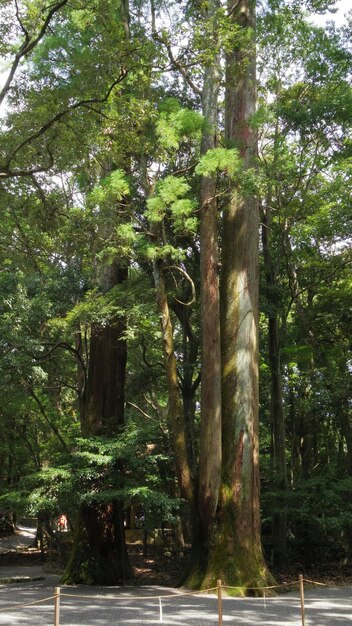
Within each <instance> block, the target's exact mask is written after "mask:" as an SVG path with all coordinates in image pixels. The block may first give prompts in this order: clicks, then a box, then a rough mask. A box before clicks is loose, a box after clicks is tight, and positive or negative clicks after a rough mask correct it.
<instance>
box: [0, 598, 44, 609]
mask: <svg viewBox="0 0 352 626" xmlns="http://www.w3.org/2000/svg"><path fill="white" fill-rule="evenodd" d="M54 597H55V596H50V597H49V598H43V600H34V601H33V602H27V603H25V604H22V603H19V604H11V606H8V607H7V608H4V609H0V612H1V613H2V612H3V611H15V610H16V609H20V608H25V607H26V606H33V605H34V604H41V603H42V602H47V601H48V600H53V599H54Z"/></svg>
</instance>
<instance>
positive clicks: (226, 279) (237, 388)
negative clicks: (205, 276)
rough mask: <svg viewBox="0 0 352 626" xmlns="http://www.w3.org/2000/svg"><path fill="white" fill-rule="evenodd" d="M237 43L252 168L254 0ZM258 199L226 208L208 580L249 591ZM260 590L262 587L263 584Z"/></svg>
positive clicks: (241, 126)
mask: <svg viewBox="0 0 352 626" xmlns="http://www.w3.org/2000/svg"><path fill="white" fill-rule="evenodd" d="M229 15H230V18H229V19H231V20H233V23H234V25H235V27H236V28H238V29H239V34H238V38H237V40H238V46H237V47H236V48H235V49H234V50H233V51H231V53H228V55H227V59H226V62H227V67H226V109H225V113H226V120H225V123H226V138H227V142H228V145H229V146H230V147H231V146H236V147H237V148H238V149H239V151H240V155H241V157H242V160H243V169H244V173H246V172H247V171H248V170H249V169H251V168H254V167H255V161H256V149H257V138H256V133H255V130H254V129H253V128H252V126H251V118H252V116H253V114H254V113H255V105H256V84H255V83H256V78H255V65H256V63H255V38H254V29H255V2H254V1H253V0H240V1H239V2H232V1H231V2H230V5H229ZM258 237H259V209H258V202H257V200H256V199H255V197H254V194H253V193H251V192H250V191H249V190H248V189H247V190H245V189H244V190H243V189H240V188H238V186H235V185H234V186H233V188H232V189H231V197H230V201H229V204H228V206H227V207H226V209H225V210H224V217H223V239H222V246H223V247H222V275H221V350H222V484H221V487H220V497H219V503H218V509H217V516H216V530H215V532H214V534H213V538H212V545H211V546H210V552H209V559H208V565H207V568H206V573H205V577H204V579H203V582H202V586H203V587H206V586H208V585H211V586H212V585H213V584H214V583H215V581H216V578H221V579H222V580H223V581H224V582H225V583H227V584H230V585H239V586H240V587H241V589H242V590H243V592H245V590H246V589H248V588H250V587H260V586H262V585H265V584H267V582H268V580H270V579H271V577H270V574H269V572H268V570H267V567H266V564H265V561H264V557H263V554H262V548H261V535H260V514H259V451H258V422H259V417H258V411H259V393H258V283H259V278H258V273H259V272H258V265H259V264H258V254H259V252H258V248H259V242H258ZM258 593H260V592H259V591H258Z"/></svg>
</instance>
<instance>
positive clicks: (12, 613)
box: [0, 535, 352, 626]
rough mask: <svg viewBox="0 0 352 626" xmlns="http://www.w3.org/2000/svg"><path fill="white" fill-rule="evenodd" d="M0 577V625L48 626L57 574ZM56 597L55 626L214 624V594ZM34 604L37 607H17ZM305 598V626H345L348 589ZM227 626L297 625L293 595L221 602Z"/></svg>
mask: <svg viewBox="0 0 352 626" xmlns="http://www.w3.org/2000/svg"><path fill="white" fill-rule="evenodd" d="M13 540H14V541H15V542H16V543H17V544H18V542H19V541H20V542H21V543H22V542H24V543H27V542H29V541H30V540H31V537H30V536H23V535H22V538H19V537H18V536H16V537H14V538H13ZM6 543H7V542H6ZM9 543H10V540H9ZM35 578H36V580H34V579H35ZM0 579H2V580H17V581H18V582H16V583H14V582H12V583H7V582H6V583H4V584H0V625H4V624H6V625H7V626H14V625H16V626H17V625H19V626H27V625H28V626H29V625H31V626H53V624H54V600H53V593H54V588H55V587H56V586H58V585H59V576H57V575H55V574H49V573H47V572H46V571H44V570H43V567H42V566H40V565H35V566H27V567H26V566H21V567H18V566H3V567H0ZM61 594H62V597H61V608H60V626H107V625H109V626H110V625H113V624H114V625H117V624H119V625H120V624H121V625H126V626H127V625H129V624H140V625H141V626H142V625H143V624H160V623H163V624H169V625H170V626H171V625H174V626H181V625H185V626H216V625H217V624H218V610H217V597H216V595H215V594H207V595H204V594H202V595H194V594H192V595H184V594H183V593H182V591H181V590H175V589H168V588H165V587H154V586H153V587H151V586H149V587H104V588H99V587H83V586H76V587H62V588H61ZM165 596H167V597H165ZM38 600H39V601H40V602H39V604H32V605H31V606H19V604H21V605H22V604H23V605H28V604H30V603H33V602H37V601H38ZM305 600H306V603H305V604H306V622H305V624H306V626H351V623H352V588H351V587H347V586H346V587H318V588H314V589H313V588H310V589H306V590H305ZM16 605H17V606H16ZM161 620H162V621H161ZM229 624H236V625H240V626H241V625H246V626H253V625H258V626H279V625H280V626H301V625H302V621H301V610H300V600H299V595H298V593H297V592H290V593H287V594H285V595H281V596H277V597H275V598H268V599H266V600H265V599H262V598H260V599H253V598H247V599H233V598H224V599H223V625H224V626H227V625H229Z"/></svg>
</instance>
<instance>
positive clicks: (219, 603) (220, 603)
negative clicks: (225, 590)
mask: <svg viewBox="0 0 352 626" xmlns="http://www.w3.org/2000/svg"><path fill="white" fill-rule="evenodd" d="M216 586H217V588H218V589H217V590H218V617H219V621H218V624H219V626H222V590H221V580H217V581H216Z"/></svg>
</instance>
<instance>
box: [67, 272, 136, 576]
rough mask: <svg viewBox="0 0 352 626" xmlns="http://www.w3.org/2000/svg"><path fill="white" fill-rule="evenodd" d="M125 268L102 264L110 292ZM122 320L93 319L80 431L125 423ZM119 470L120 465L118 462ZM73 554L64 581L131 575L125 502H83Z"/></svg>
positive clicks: (104, 431)
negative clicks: (98, 321)
mask: <svg viewBox="0 0 352 626" xmlns="http://www.w3.org/2000/svg"><path fill="white" fill-rule="evenodd" d="M127 273H128V270H127V267H121V266H120V265H119V264H117V263H113V264H112V265H111V266H109V267H107V268H105V270H104V279H103V280H102V281H101V287H102V289H104V291H108V290H109V289H111V288H112V287H114V286H116V285H119V284H120V285H121V284H123V283H124V282H125V281H126V280H127ZM124 330H125V321H124V319H123V318H119V319H111V320H110V321H109V322H108V323H106V324H105V325H104V326H99V325H97V324H95V325H94V326H93V327H92V331H91V337H90V349H89V362H88V372H87V383H86V388H85V389H84V392H83V402H82V403H81V405H82V407H83V414H82V416H81V422H82V433H83V434H84V435H85V436H87V437H89V436H94V435H104V436H106V437H112V438H113V437H116V436H117V434H118V432H119V431H121V428H123V425H124V406H125V373H126V360H127V345H126V341H125V339H124V338H123V332H124ZM116 471H117V472H123V467H122V466H121V467H117V468H116ZM74 527H75V534H74V544H73V549H72V553H71V556H70V559H69V562H68V565H67V567H66V571H65V573H64V576H63V578H62V581H63V582H64V583H71V584H72V583H83V584H88V585H89V584H95V585H119V584H123V582H124V581H126V580H129V579H131V577H132V570H131V567H130V565H129V561H128V555H127V549H126V544H125V537H124V525H123V503H122V502H120V501H113V502H109V503H101V502H99V503H98V502H94V501H92V502H91V503H89V504H84V505H81V506H80V508H79V511H78V516H77V519H76V523H75V526H74Z"/></svg>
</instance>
